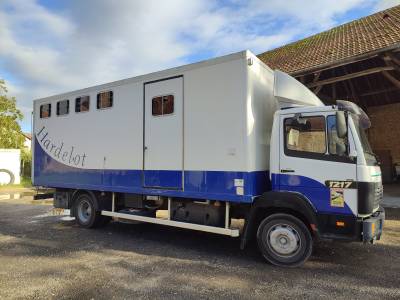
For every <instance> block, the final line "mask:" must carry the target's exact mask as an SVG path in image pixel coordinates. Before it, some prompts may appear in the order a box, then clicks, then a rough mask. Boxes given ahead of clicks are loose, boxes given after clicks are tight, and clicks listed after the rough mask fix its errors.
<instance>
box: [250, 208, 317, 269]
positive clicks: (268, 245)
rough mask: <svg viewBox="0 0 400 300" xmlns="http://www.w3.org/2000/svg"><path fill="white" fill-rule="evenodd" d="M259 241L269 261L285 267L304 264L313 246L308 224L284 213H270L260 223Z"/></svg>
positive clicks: (261, 249) (259, 245) (259, 246)
mask: <svg viewBox="0 0 400 300" xmlns="http://www.w3.org/2000/svg"><path fill="white" fill-rule="evenodd" d="M257 243H258V248H259V249H260V251H261V253H262V255H263V256H264V258H265V259H266V260H267V261H269V262H270V263H272V264H274V265H276V266H284V267H297V266H300V265H302V264H303V263H304V262H305V261H306V260H307V259H308V258H309V257H310V255H311V253H312V246H313V240H312V237H311V234H310V231H309V230H308V228H307V226H306V225H305V224H304V223H303V222H302V221H301V220H300V219H298V218H296V217H294V216H292V215H289V214H284V213H279V214H273V215H270V216H268V217H266V218H265V219H264V220H263V221H262V222H261V223H260V226H259V227H258V230H257Z"/></svg>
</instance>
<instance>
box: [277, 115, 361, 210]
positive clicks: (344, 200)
mask: <svg viewBox="0 0 400 300" xmlns="http://www.w3.org/2000/svg"><path fill="white" fill-rule="evenodd" d="M279 143H280V149H281V150H280V161H279V163H280V170H279V174H278V175H277V176H278V177H279V178H278V180H275V182H279V189H280V190H285V191H293V192H298V193H301V194H302V195H304V196H305V197H306V198H307V199H308V200H309V201H310V202H311V203H312V204H313V206H314V207H315V208H316V209H317V211H319V212H320V213H328V214H332V213H339V214H347V215H357V189H356V185H357V184H356V182H357V165H356V161H355V160H353V159H351V158H350V157H349V155H348V153H349V149H350V146H351V145H354V144H353V140H352V136H351V134H350V135H348V136H347V137H346V138H339V137H338V135H337V131H336V115H335V114H332V112H331V113H330V114H329V113H326V112H321V113H320V114H319V113H318V114H316V113H313V114H307V113H302V114H301V115H298V114H296V115H294V114H286V115H281V117H280V141H279Z"/></svg>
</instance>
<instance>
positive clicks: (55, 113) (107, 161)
mask: <svg viewBox="0 0 400 300" xmlns="http://www.w3.org/2000/svg"><path fill="white" fill-rule="evenodd" d="M33 111H34V113H33V114H34V117H33V134H32V136H33V139H34V140H33V158H34V162H33V170H32V178H33V184H34V185H37V186H45V187H51V188H55V189H56V193H55V195H54V204H55V206H56V207H60V208H68V209H71V214H72V215H73V216H75V218H76V220H77V222H78V223H79V224H80V225H81V226H83V227H95V226H99V225H103V224H105V223H106V222H107V221H108V220H110V218H111V217H114V218H118V219H127V220H136V221H143V222H151V223H157V224H163V225H168V226H175V227H181V228H187V229H194V230H201V231H206V232H213V233H217V234H224V235H229V236H234V237H236V236H239V235H241V246H242V247H244V246H245V245H246V243H247V241H248V240H249V239H251V238H252V237H254V236H255V237H257V241H258V245H259V248H260V251H261V253H262V254H263V256H264V257H265V258H266V259H267V260H268V261H270V262H272V263H274V264H277V265H288V266H293V265H298V264H300V263H302V262H304V261H305V260H306V259H307V258H308V257H309V255H310V254H311V251H312V241H313V239H316V238H334V239H336V238H337V239H345V240H359V241H373V240H375V239H379V237H380V234H381V231H382V224H383V219H384V211H383V210H382V209H381V208H380V206H379V201H380V198H381V197H382V184H381V175H380V169H379V166H377V163H376V160H375V157H374V156H373V155H372V154H370V153H371V149H370V148H369V144H368V141H367V140H366V137H365V133H364V129H365V126H364V125H365V124H364V123H367V124H368V117H367V116H366V115H365V113H364V112H363V111H362V110H361V109H360V108H358V107H357V106H356V105H354V104H350V103H347V102H340V101H339V102H338V105H334V106H324V105H323V103H322V102H321V101H320V100H319V99H318V98H317V97H316V96H315V95H314V94H313V93H312V92H310V91H309V90H308V89H307V88H306V87H304V86H303V85H302V84H301V83H299V82H298V81H296V80H295V79H293V78H292V77H290V76H288V75H287V74H284V73H282V72H279V71H273V70H271V69H270V68H269V67H268V66H266V65H265V64H264V63H262V62H261V61H260V60H259V59H258V58H257V57H256V56H254V55H253V54H252V53H250V52H249V51H243V52H239V53H236V54H231V55H227V56H223V57H220V58H216V59H211V60H207V61H203V62H200V63H195V64H190V65H187V66H182V67H178V68H173V69H168V70H165V71H161V72H155V73H151V74H148V75H143V76H138V77H134V78H129V79H125V80H121V81H116V82H112V83H109V84H104V85H100V86H94V87H90V88H87V89H82V90H77V91H73V92H70V93H65V94H61V95H56V96H52V97H47V98H43V99H38V100H35V101H34V108H33ZM157 211H160V212H161V211H164V212H165V213H166V214H165V215H164V216H161V217H160V216H159V214H157ZM233 219H244V220H245V226H244V228H243V229H242V230H241V231H240V230H239V228H235V226H234V223H235V222H232V220H233Z"/></svg>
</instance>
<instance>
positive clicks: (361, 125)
mask: <svg viewBox="0 0 400 300" xmlns="http://www.w3.org/2000/svg"><path fill="white" fill-rule="evenodd" d="M350 115H351V118H352V119H353V122H354V126H355V127H356V130H357V134H358V136H359V138H360V142H361V146H362V147H363V151H364V156H365V160H366V161H367V165H376V164H377V160H376V157H375V154H374V152H373V151H372V148H371V145H370V144H369V141H368V137H367V134H366V132H365V130H366V129H367V128H366V127H365V122H362V120H360V116H359V115H354V114H350Z"/></svg>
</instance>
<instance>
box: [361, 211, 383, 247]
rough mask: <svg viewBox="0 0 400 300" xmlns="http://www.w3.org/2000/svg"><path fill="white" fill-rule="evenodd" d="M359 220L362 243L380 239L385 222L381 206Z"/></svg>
mask: <svg viewBox="0 0 400 300" xmlns="http://www.w3.org/2000/svg"><path fill="white" fill-rule="evenodd" d="M360 222H361V228H362V232H361V238H362V241H363V242H364V243H368V242H369V243H373V242H374V241H375V240H380V238H381V235H382V229H383V223H384V222H385V210H384V208H383V207H381V206H380V207H379V209H378V210H377V211H376V212H375V213H374V214H373V215H372V216H371V217H368V218H366V219H363V220H361V221H360Z"/></svg>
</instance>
